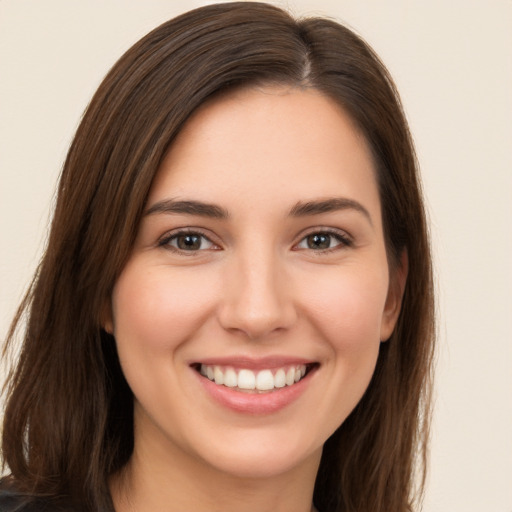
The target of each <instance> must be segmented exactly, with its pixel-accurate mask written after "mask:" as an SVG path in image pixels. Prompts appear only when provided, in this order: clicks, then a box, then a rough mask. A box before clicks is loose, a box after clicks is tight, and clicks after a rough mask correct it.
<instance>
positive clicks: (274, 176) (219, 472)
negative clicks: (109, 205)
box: [104, 87, 406, 512]
mask: <svg viewBox="0 0 512 512" xmlns="http://www.w3.org/2000/svg"><path fill="white" fill-rule="evenodd" d="M331 198H342V199H343V200H344V201H345V200H347V199H348V200H350V201H351V203H349V204H348V206H347V204H344V207H343V208H336V209H334V210H332V211H327V212H324V213H310V214H303V215H293V214H290V212H291V211H293V209H294V207H296V206H297V204H299V203H300V204H303V203H308V202H315V201H324V200H326V199H331ZM171 199H172V200H175V201H176V200H180V201H185V200H186V201H200V202H204V203H208V204H215V205H217V206H218V207H219V208H221V209H222V210H223V211H225V212H226V213H227V214H228V217H227V218H213V217H208V216H204V215H200V214H198V213H197V212H196V213H183V212H181V213H177V212H169V211H167V212H165V211H153V212H152V213H148V214H147V215H145V216H144V218H143V220H142V222H141V225H140V229H139V233H138V236H137V240H136V242H135V246H134V248H133V253H132V255H131V258H130V259H129V261H128V263H127V264H126V266H125V268H124V270H123V271H122V273H121V275H120V277H119V279H118V281H117V283H116V285H115V288H114V292H113V295H112V300H111V304H110V306H109V312H108V313H107V314H106V320H105V322H104V326H105V328H106V329H107V330H108V331H109V332H112V333H113V334H114V335H115V338H116V341H117V346H118V351H119V357H120V361H121V365H122V368H123V371H124V373H125V376H126V378H127V380H128V383H129V384H130V386H131V388H132V390H133V392H134V396H135V417H134V421H135V449H134V454H133V456H132V459H131V460H130V462H129V464H128V467H127V468H126V470H125V471H124V472H123V473H122V474H120V475H116V476H115V477H114V478H113V479H112V485H111V488H112V494H113V497H114V503H115V506H116V510H118V511H119V512H123V511H130V510H137V511H138V512H140V511H145V510H148V511H149V510H152V511H166V510H194V511H197V512H201V511H209V512H211V511H212V510H218V511H221V510H222V511H228V512H229V511H233V512H234V511H237V512H238V511H240V510H243V511H245V512H252V511H254V512H256V511H258V512H262V511H268V512H270V511H273V512H279V511H282V512H284V511H289V510H295V511H298V512H301V511H302V512H306V511H309V510H311V502H312V494H313V487H314V480H315V476H316V472H317V469H318V465H319V462H320V456H321V451H322V445H323V444H324V442H325V441H326V439H327V438H328V437H329V436H330V435H331V434H332V433H333V432H334V430H335V429H336V428H337V427H338V426H339V425H340V424H341V423H343V421H344V420H345V419H346V417H347V416H348V415H349V414H350V412H351V411H352V410H353V408H354V407H355V405H356V404H357V403H358V402H359V400H360V399H361V397H362V395H363V393H364V391H365V389H366V388H367V386H368V384H369V381H370V379H371V376H372V374H373V371H374V368H375V363H376V359H377V356H378V352H379V347H380V343H381V342H382V341H385V340H387V339H388V338H389V336H390V335H391V333H392V330H393V328H394V326H395V322H396V320H397V316H398V313H399V309H400V302H401V296H402V290H403V287H404V282H405V274H406V272H405V270H404V269H402V271H399V272H395V273H393V274H392V278H391V279H390V271H389V266H388V261H387V256H386V250H385V242H384V234H383V229H382V220H381V213H380V200H379V194H378V189H377V184H376V180H375V173H374V165H373V162H372V158H371V156H370V152H369V150H368V148H367V144H366V141H365V140H364V138H363V137H362V136H361V135H360V134H359V132H358V130H357V129H356V128H355V126H354V125H353V123H352V121H351V120H350V118H349V117H348V116H347V115H346V114H345V112H344V111H343V110H342V109H341V108H340V107H339V106H338V105H337V104H336V103H334V102H333V101H332V100H330V99H328V98H326V97H325V96H323V95H322V94H321V93H319V92H318V91H315V90H312V89H295V88H284V87H266V88H258V89H255V88H252V89H245V90H242V91H238V92H236V93H231V94H230V95H228V96H226V97H221V98H218V99H216V100H213V101H211V102H209V103H208V104H206V105H204V106H203V107H202V108H201V109H199V110H198V111H197V112H196V113H195V114H194V116H193V117H192V118H191V119H190V120H189V121H188V123H187V124H186V126H185V128H184V129H183V130H182V132H181V133H180V135H179V136H178V138H177V139H176V141H175V142H174V143H173V145H172V147H171V149H170V151H169V152H168V154H167V156H166V158H165V160H164V161H163V163H162V166H161V168H160V169H159V172H158V174H157V176H156V178H155V181H154V184H153V186H152V189H151V191H150V195H149V198H148V203H147V205H148V210H149V211H150V212H151V209H153V210H159V209H160V210H161V209H162V208H161V205H162V204H166V203H162V202H165V201H169V200H171ZM155 205H160V207H159V206H155ZM354 205H355V206H354ZM303 213H304V212H303ZM183 228H189V229H191V230H192V231H194V232H195V233H198V234H200V235H201V236H204V237H206V238H199V239H198V240H199V241H200V244H201V245H199V246H196V248H195V249H194V250H188V251H186V250H180V249H179V248H178V242H179V241H180V240H181V241H183V240H184V238H183V235H179V232H180V230H183ZM326 232H328V233H327V238H323V239H322V240H324V241H325V240H327V246H328V248H326V249H321V248H318V247H317V246H316V245H314V243H312V238H311V237H310V238H308V236H309V235H312V234H314V233H317V234H322V233H326ZM172 236H174V238H172ZM180 236H181V238H180ZM329 236H330V238H329ZM268 355H272V356H274V355H280V356H286V357H288V356H289V357H301V358H304V359H307V360H308V361H314V362H315V363H316V371H315V372H314V373H312V374H311V375H310V376H309V378H308V379H309V380H308V383H307V386H306V387H305V390H304V392H303V393H302V394H301V395H300V396H299V398H298V399H297V400H295V401H294V402H292V403H290V404H289V405H287V406H286V407H284V408H282V409H280V410H278V411H277V412H273V413H271V414H246V413H240V412H236V411H233V410H230V409H228V408H226V407H224V406H221V405H219V404H218V403H217V402H215V401H214V400H212V398H211V397H210V396H209V395H208V394H207V393H205V391H204V389H203V386H202V385H201V381H200V379H202V378H203V377H200V376H199V375H198V373H197V372H196V371H195V370H194V369H192V368H191V366H190V363H191V362H192V361H201V360H204V359H205V358H213V357H234V356H241V357H249V358H258V357H264V356H268ZM219 489H222V492H219Z"/></svg>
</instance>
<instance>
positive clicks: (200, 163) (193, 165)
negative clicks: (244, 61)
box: [149, 86, 380, 214]
mask: <svg viewBox="0 0 512 512" xmlns="http://www.w3.org/2000/svg"><path fill="white" fill-rule="evenodd" d="M191 194H192V195H193V196H194V198H195V199H198V200H203V201H209V202H211V201H212V200H215V201H216V202H217V201H225V202H228V203H229V200H230V198H233V197H241V196H242V197H245V198H247V199H249V198H250V199H251V204H252V206H253V207H254V206H258V207H260V208H264V209H268V208H270V207H271V206H272V205H274V204H276V205H280V206H282V207H283V209H285V208H287V207H289V206H290V205H291V204H292V203H295V202H296V201H297V200H298V199H299V200H307V199H308V197H305V196H310V197H312V198H317V197H330V196H333V195H343V196H347V197H349V198H351V197H352V198H355V199H357V200H361V201H362V200H364V201H365V202H367V203H368V205H367V207H368V208H369V209H370V208H374V209H376V210H380V207H379V198H378V190H377V185H376V180H375V171H374V165H373V160H372V158H371V154H370V151H369V149H368V145H367V143H366V140H365V138H364V137H363V136H362V135H361V133H360V132H359V130H358V129H357V127H356V126H355V124H354V123H353V121H352V120H351V119H350V117H349V116H348V115H347V114H346V113H345V112H344V111H343V109H342V108H341V107H340V106H339V105H338V104H337V103H336V102H335V101H333V100H332V99H330V98H328V97H326V96H325V95H323V94H322V93H320V92H318V91H317V90H314V89H298V88H293V87H284V86H279V87H276V86H274V87H261V88H249V89H242V90H238V91H235V92H232V93H230V94H228V95H225V96H222V97H219V98H216V99H214V100H212V101H210V102H208V103H207V104H205V105H203V106H202V107H201V108H200V109H199V110H198V111H196V112H195V114H194V115H193V116H192V117H191V118H190V119H189V120H188V122H187V123H186V124H185V126H184V128H183V130H182V131H181V132H180V134H179V135H178V137H177V138H176V139H175V141H174V143H173V144H172V146H171V148H170V149H169V151H168V153H167V155H166V157H165V159H164V161H163V163H162V165H161V167H160V169H159V171H158V173H157V176H156V178H155V181H154V183H153V186H152V189H151V192H150V198H149V204H151V202H154V201H159V200H162V199H165V198H167V197H173V198H176V197H180V198H181V197H188V196H190V195H191ZM297 196H300V197H297ZM353 196H358V197H353ZM228 206H229V205H228ZM376 214H378V212H376Z"/></svg>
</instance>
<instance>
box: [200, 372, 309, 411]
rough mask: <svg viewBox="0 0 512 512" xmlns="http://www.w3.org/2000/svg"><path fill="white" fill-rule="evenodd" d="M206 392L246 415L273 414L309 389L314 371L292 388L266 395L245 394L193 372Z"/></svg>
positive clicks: (229, 407)
mask: <svg viewBox="0 0 512 512" xmlns="http://www.w3.org/2000/svg"><path fill="white" fill-rule="evenodd" d="M193 371H194V372H195V373H196V375H197V377H198V379H199V381H200V382H201V384H202V386H203V387H204V389H205V390H206V392H207V393H208V394H209V395H210V396H211V397H212V398H213V399H214V400H215V401H216V402H217V403H219V404H221V405H222V406H224V407H227V408H228V409H231V410H232V411H236V412H239V413H244V414H271V413H273V412H277V411H280V410H281V409H284V408H285V407H286V406H288V405H290V404H291V403H293V402H295V401H296V400H297V399H298V398H299V397H300V396H301V395H302V394H303V393H304V391H305V390H306V389H307V386H308V385H309V381H310V380H311V377H312V373H314V372H313V371H310V372H309V373H308V374H307V375H306V376H305V377H303V378H302V379H301V380H299V382H297V383H295V384H293V385H292V386H285V387H284V388H278V389H274V391H269V392H266V393H250V392H249V393H244V392H242V391H235V390H234V389H232V388H228V387H227V386H220V385H218V384H215V382H213V381H211V380H209V379H207V378H206V377H203V376H202V375H201V374H199V373H198V372H197V371H195V370H193Z"/></svg>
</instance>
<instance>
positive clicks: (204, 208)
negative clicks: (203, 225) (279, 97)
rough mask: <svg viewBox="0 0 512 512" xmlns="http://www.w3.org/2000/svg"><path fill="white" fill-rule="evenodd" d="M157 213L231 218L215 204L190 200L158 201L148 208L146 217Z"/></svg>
mask: <svg viewBox="0 0 512 512" xmlns="http://www.w3.org/2000/svg"><path fill="white" fill-rule="evenodd" d="M155 213H184V214H188V215H199V216H200V217H210V218H214V219H227V218H228V217H229V214H228V212H227V210H225V209H224V208H221V207H220V206H217V205H215V204H210V203H203V202H202V201H190V200H188V201H178V200H176V199H165V200H163V201H158V202H157V203H155V204H154V205H152V206H151V207H150V208H148V209H147V210H146V212H145V213H144V215H153V214H155Z"/></svg>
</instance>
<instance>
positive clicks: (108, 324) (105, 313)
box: [100, 297, 114, 335]
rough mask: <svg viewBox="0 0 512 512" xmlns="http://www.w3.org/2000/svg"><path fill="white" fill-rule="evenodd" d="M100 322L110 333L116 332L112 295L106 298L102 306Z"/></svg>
mask: <svg viewBox="0 0 512 512" xmlns="http://www.w3.org/2000/svg"><path fill="white" fill-rule="evenodd" d="M100 323H101V327H102V328H103V330H104V331H106V332H108V334H110V335H113V334H114V320H113V315H112V302H111V300H110V297H109V298H108V299H105V302H104V303H103V307H102V308H101V312H100Z"/></svg>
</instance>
